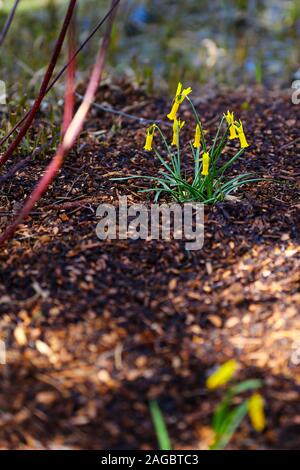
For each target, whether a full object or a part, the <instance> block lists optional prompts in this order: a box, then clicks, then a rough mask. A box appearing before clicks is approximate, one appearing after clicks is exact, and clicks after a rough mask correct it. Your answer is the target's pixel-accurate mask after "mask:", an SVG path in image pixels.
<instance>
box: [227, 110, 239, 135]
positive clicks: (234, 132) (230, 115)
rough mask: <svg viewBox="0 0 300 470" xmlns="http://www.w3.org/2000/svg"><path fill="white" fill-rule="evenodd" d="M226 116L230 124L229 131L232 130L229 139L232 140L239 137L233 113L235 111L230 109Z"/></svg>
mask: <svg viewBox="0 0 300 470" xmlns="http://www.w3.org/2000/svg"><path fill="white" fill-rule="evenodd" d="M224 116H225V118H226V121H227V124H228V126H229V132H230V135H229V139H230V140H232V139H237V138H238V135H237V133H236V129H235V127H234V114H233V112H232V113H231V112H230V111H227V114H224Z"/></svg>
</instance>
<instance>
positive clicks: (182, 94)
mask: <svg viewBox="0 0 300 470" xmlns="http://www.w3.org/2000/svg"><path fill="white" fill-rule="evenodd" d="M191 92H192V89H191V87H188V88H185V89H184V90H183V89H182V83H180V82H179V83H178V86H177V90H176V94H175V97H174V100H173V106H172V109H171V111H170V113H169V114H168V116H167V117H168V118H169V119H170V121H174V119H176V116H177V112H178V109H179V106H180V105H181V103H183V101H184V100H185V98H186V97H187V96H188V95H189V94H190V93H191Z"/></svg>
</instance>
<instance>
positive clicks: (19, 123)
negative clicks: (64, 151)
mask: <svg viewBox="0 0 300 470" xmlns="http://www.w3.org/2000/svg"><path fill="white" fill-rule="evenodd" d="M113 9H114V7H113V8H111V9H110V10H109V11H108V12H107V13H106V15H105V16H104V18H102V20H101V21H100V22H99V23H98V24H97V25H96V26H95V28H94V29H93V30H92V31H91V32H90V34H89V35H88V36H87V37H86V39H85V40H84V41H83V43H82V44H81V45H80V46H79V47H78V49H77V50H76V52H75V53H74V56H73V57H72V59H71V61H73V59H75V58H76V57H77V55H78V54H79V53H80V52H81V51H82V49H83V48H84V47H85V46H86V45H87V43H88V42H89V41H90V40H91V39H92V37H93V36H95V34H96V33H97V31H98V30H99V29H100V28H101V26H102V25H103V23H105V21H106V20H107V18H108V17H109V16H110V14H111V13H112V11H113ZM71 61H69V62H68V63H67V64H65V65H64V66H63V67H62V69H61V70H60V71H59V72H58V74H57V75H56V77H55V78H54V79H53V80H52V82H51V83H50V85H49V86H48V88H47V90H46V93H45V96H46V95H47V93H49V91H50V90H52V88H53V87H54V85H55V84H56V82H58V80H59V79H60V77H61V76H62V75H63V74H64V73H65V71H66V70H67V69H68V67H69V65H70V63H71ZM30 112H31V109H30V110H29V111H28V112H27V113H26V114H25V116H23V118H22V119H20V121H18V122H17V124H16V125H15V126H14V127H13V129H12V130H11V131H10V132H9V133H8V134H7V135H6V136H5V137H3V139H2V140H1V141H0V146H2V145H3V144H4V143H5V142H6V141H7V140H8V139H9V138H10V137H11V135H12V134H13V133H14V132H15V131H16V130H17V129H18V128H19V127H20V126H21V124H23V122H24V121H25V120H26V119H27V117H28V116H29V113H30Z"/></svg>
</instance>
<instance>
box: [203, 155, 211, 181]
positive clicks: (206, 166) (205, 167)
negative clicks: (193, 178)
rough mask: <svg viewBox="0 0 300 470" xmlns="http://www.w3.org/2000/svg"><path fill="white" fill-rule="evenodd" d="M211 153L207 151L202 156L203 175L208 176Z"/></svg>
mask: <svg viewBox="0 0 300 470" xmlns="http://www.w3.org/2000/svg"><path fill="white" fill-rule="evenodd" d="M209 160H210V158H209V153H207V152H205V153H204V154H203V156H202V173H201V174H202V175H203V176H207V175H208V170H209Z"/></svg>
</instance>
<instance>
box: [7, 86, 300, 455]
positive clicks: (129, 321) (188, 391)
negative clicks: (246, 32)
mask: <svg viewBox="0 0 300 470" xmlns="http://www.w3.org/2000/svg"><path fill="white" fill-rule="evenodd" d="M105 102H107V103H109V105H111V106H113V107H115V108H116V109H119V110H122V111H124V112H128V113H133V114H136V115H138V116H143V117H146V118H154V119H155V118H163V119H164V116H165V114H166V111H168V109H169V105H168V104H166V102H165V100H164V98H160V99H158V98H154V99H150V98H148V97H147V96H146V94H145V93H144V92H143V91H141V90H136V89H133V88H132V87H131V86H129V85H126V84H115V85H113V86H108V85H107V86H103V87H102V88H101V89H100V90H99V94H98V97H97V103H99V104H103V103H105ZM195 102H196V104H197V108H198V110H199V112H200V115H201V116H202V117H203V121H204V126H205V128H207V129H208V137H209V135H210V133H212V132H213V131H214V129H215V127H216V121H215V117H216V116H219V115H221V113H222V112H224V111H226V110H227V108H229V109H233V110H235V111H236V113H238V114H239V115H240V116H241V118H242V119H244V121H245V127H246V131H247V136H248V139H249V141H250V142H252V143H253V144H252V146H251V147H250V149H249V150H248V151H247V152H246V153H245V155H244V156H243V157H242V159H241V161H240V162H239V163H237V164H236V165H235V167H234V168H233V169H232V173H233V174H234V173H237V172H245V171H252V170H253V171H258V172H259V173H260V175H264V176H269V177H270V176H271V177H274V178H277V179H280V180H281V182H280V183H276V182H274V183H271V184H270V183H268V182H262V183H259V184H257V185H255V186H251V187H249V186H248V187H245V188H244V189H241V190H240V191H239V192H238V193H237V194H236V196H237V197H238V199H237V200H235V201H225V202H222V203H219V204H218V205H216V206H215V207H207V208H206V210H205V243H204V247H203V249H202V250H200V251H194V252H189V251H186V250H185V249H184V242H179V241H171V242H166V241H148V242H145V241H140V240H138V241H131V240H119V241H106V242H102V241H99V240H98V239H97V237H96V233H95V229H96V224H97V219H96V215H95V210H96V208H97V206H98V204H100V203H101V202H110V203H112V204H117V202H118V195H127V196H128V197H129V201H130V202H131V201H134V202H138V201H142V200H145V199H146V198H147V197H148V196H146V195H145V194H144V193H139V192H138V189H137V187H136V184H137V183H136V182H135V183H134V182H131V183H129V182H127V183H124V182H114V181H112V180H111V178H112V177H113V176H122V175H124V174H133V173H135V174H136V173H139V172H141V171H142V172H143V173H148V174H156V173H157V171H158V169H159V165H158V163H157V161H156V159H155V158H154V157H153V155H152V154H145V153H144V151H143V149H142V147H143V144H144V135H145V128H144V126H143V125H142V124H140V123H138V122H136V121H133V120H128V119H125V118H122V117H120V116H115V115H112V114H110V113H104V112H103V111H101V110H99V109H97V108H96V107H94V108H93V111H92V112H91V114H90V117H89V120H88V122H87V124H86V127H85V132H84V133H83V134H82V137H81V141H80V143H79V145H78V146H77V151H76V152H75V151H74V152H72V153H71V154H70V155H69V156H68V158H67V160H66V162H65V165H64V168H63V170H62V171H61V172H60V174H59V176H58V178H57V179H56V181H55V182H54V184H53V185H52V186H51V188H50V189H49V191H48V192H47V194H46V195H45V196H44V197H43V198H42V200H41V201H40V202H39V204H38V205H37V206H36V208H35V210H34V212H33V213H32V214H31V216H30V218H29V219H27V221H26V223H24V224H23V225H22V226H21V227H20V228H19V230H18V232H17V234H16V236H15V238H14V239H13V240H11V241H10V242H9V243H7V244H6V245H5V246H4V247H3V248H2V250H1V254H0V260H1V261H0V262H1V274H0V312H1V317H0V325H1V337H2V338H1V339H2V340H5V342H6V346H7V365H6V366H3V365H2V366H0V374H1V386H0V446H1V448H5V449H6V448H9V449H28V448H30V449H32V448H34V449H39V448H43V449H44V448H50V449H54V448H85V449H137V448H139V449H151V448H157V444H156V438H155V434H154V431H153V426H152V423H151V419H150V415H149V410H148V400H149V398H158V401H159V404H160V407H161V409H162V411H163V413H164V416H165V418H166V421H167V424H168V428H169V431H170V435H171V438H172V442H173V445H174V447H175V448H177V449H182V448H185V449H199V448H200V449H203V448H207V446H208V444H209V442H210V440H211V431H210V423H211V416H212V412H213V409H214V407H215V405H216V403H217V402H218V400H219V399H220V397H221V396H222V391H218V392H214V393H212V392H208V391H207V390H206V388H205V378H206V376H207V374H208V373H209V371H210V370H211V368H212V367H213V366H215V365H216V364H220V363H222V362H224V361H225V360H227V359H229V358H236V359H237V360H238V361H239V362H240V364H241V369H240V372H239V373H238V377H237V378H238V379H240V380H242V379H244V378H246V377H248V378H261V379H263V381H264V387H263V394H264V397H265V401H266V413H267V421H268V425H267V428H266V430H265V431H264V432H263V433H262V434H259V435H258V434H256V433H255V432H254V431H253V430H251V427H250V424H249V423H248V421H247V420H246V421H245V422H244V423H243V424H242V426H241V427H240V429H239V431H238V433H237V434H236V436H235V438H234V439H233V441H232V442H231V444H230V448H233V449H270V448H271V449H272V448H283V449H297V448H299V446H300V438H299V436H300V433H299V431H300V400H299V386H300V370H299V368H300V366H299V364H300V321H299V305H300V289H299V288H300V283H299V281H300V269H299V268H300V256H299V254H300V249H299V228H300V227H299V225H300V224H299V222H300V215H299V213H300V210H299V209H300V201H299V176H300V164H299V156H300V140H299V139H300V131H299V117H300V107H299V106H296V105H293V104H292V103H291V100H290V96H289V94H287V93H285V92H281V91H275V92H267V91H266V90H260V89H257V90H244V91H236V92H230V93H227V92H225V91H217V92H213V91H207V92H206V93H204V94H203V96H202V97H201V98H199V99H196V100H195ZM182 109H183V115H184V118H185V120H186V121H187V123H188V122H191V115H190V111H189V109H188V108H187V107H186V105H184V106H183V108H182ZM192 134H193V130H192V128H191V126H190V128H189V126H188V124H186V126H185V128H184V136H185V137H191V136H192ZM24 157H26V155H17V156H15V161H14V163H13V164H15V163H16V161H18V160H20V159H21V158H24ZM49 158H50V156H48V157H47V158H46V159H45V158H39V157H38V156H35V158H34V159H33V160H32V162H30V163H28V164H27V166H26V167H25V168H23V169H21V170H20V171H19V172H18V173H17V174H16V175H15V176H14V177H12V178H10V179H9V180H7V181H6V182H5V183H4V184H2V187H1V190H0V191H1V193H0V228H1V230H3V229H4V227H5V226H7V224H8V223H9V222H10V221H11V220H12V217H13V214H14V213H15V212H16V211H17V209H18V207H19V206H20V203H21V201H23V200H24V198H25V197H26V196H27V195H28V194H29V193H30V191H31V189H32V188H33V186H34V184H35V183H36V181H37V179H38V178H39V176H40V175H41V174H42V172H43V169H44V168H45V165H46V160H48V159H49ZM186 165H187V168H189V163H188V159H186ZM7 170H8V167H7V168H6V171H7ZM146 184H147V183H145V185H146Z"/></svg>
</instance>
